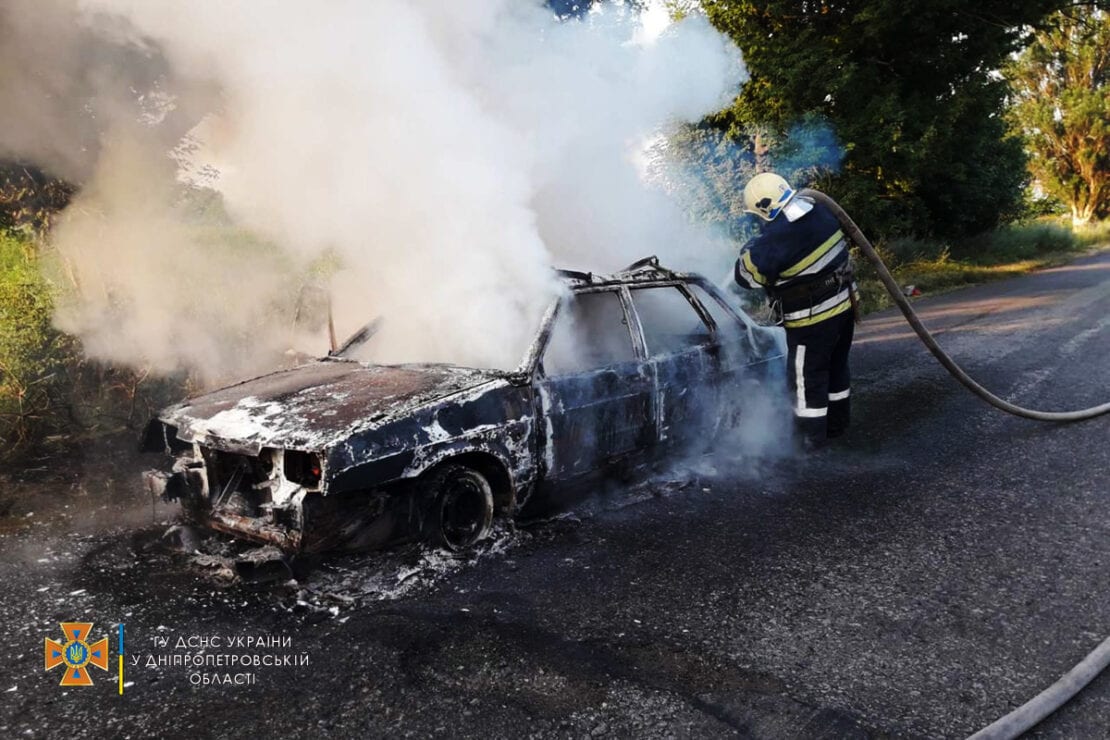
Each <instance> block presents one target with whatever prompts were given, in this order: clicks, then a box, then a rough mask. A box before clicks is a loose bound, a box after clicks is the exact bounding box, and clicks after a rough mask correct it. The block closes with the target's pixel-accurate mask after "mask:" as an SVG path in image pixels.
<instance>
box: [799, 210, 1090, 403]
mask: <svg viewBox="0 0 1110 740" xmlns="http://www.w3.org/2000/svg"><path fill="white" fill-rule="evenodd" d="M798 195H799V196H802V197H807V198H812V199H813V200H815V201H818V202H820V203H823V204H825V205H826V206H828V207H829V209H830V210H832V212H833V214H834V215H835V216H836V218H837V220H838V221H840V225H841V226H842V227H843V229H844V233H845V234H846V235H847V236H848V238H849V239H850V240H851V241H852V242H853V243H854V244H855V245H856V246H858V247H859V249H860V251H861V252H863V255H864V256H865V257H867V259H868V260H869V261H870V262H871V264H872V265H874V267H875V271H876V272H878V274H879V280H881V281H882V283H883V286H885V287H886V289H887V292H889V293H890V297H891V298H893V299H894V303H895V304H896V305H897V306H898V308H899V310H901V311H902V315H903V316H905V317H906V321H908V322H909V324H910V326H911V327H913V330H914V332H916V333H917V336H918V337H919V338H920V339H921V341H922V342H923V343H924V344H925V346H926V347H927V348H928V349H929V351H930V352H932V353H933V356H934V357H936V358H937V360H938V361H939V362H940V364H941V365H943V366H944V369H945V370H947V371H948V372H949V373H951V374H952V377H954V378H955V379H956V380H958V381H960V383H962V384H963V385H964V386H965V387H966V388H967V389H968V390H969V391H971V392H972V393H974V394H975V395H977V396H979V398H981V399H983V400H984V401H986V402H987V403H989V404H990V405H991V406H994V407H995V408H997V409H1001V410H1002V411H1005V412H1007V413H1010V414H1013V415H1014V416H1020V417H1022V418H1025V419H1036V420H1037V421H1056V422H1067V421H1084V420H1086V419H1093V418H1095V417H1096V416H1101V415H1102V414H1105V413H1107V412H1110V402H1108V403H1104V404H1101V405H1099V406H1092V407H1090V408H1087V409H1079V410H1077V411H1036V410H1034V409H1027V408H1023V407H1021V406H1018V405H1017V404H1013V403H1010V402H1009V401H1007V400H1005V399H1002V398H999V397H998V396H996V395H994V394H993V393H991V392H990V391H988V390H987V389H986V388H984V387H983V386H982V385H980V384H979V383H977V382H976V381H975V379H974V378H972V377H971V376H970V375H968V374H967V373H966V372H964V370H963V368H961V367H960V366H959V365H957V364H956V362H955V360H953V359H952V358H951V357H949V356H948V353H947V352H945V351H944V350H943V349H941V347H940V345H939V344H937V341H936V339H934V338H933V335H932V334H931V333H930V332H929V330H928V329H926V328H925V325H924V324H922V323H921V320H920V319H919V318H917V313H915V312H914V310H913V306H912V305H910V302H909V301H908V300H907V299H906V297H905V296H904V295H902V290H901V288H900V287H899V286H898V283H897V281H895V279H894V276H893V275H891V274H890V270H888V269H887V267H886V265H885V264H883V260H882V258H881V257H879V253H878V252H876V251H875V248H874V247H873V246H871V242H869V241H868V240H867V237H866V236H864V235H863V232H862V231H860V228H859V227H858V226H856V223H855V221H853V220H852V219H851V217H850V216H848V214H847V213H845V212H844V209H843V208H841V207H840V206H839V205H838V204H837V202H836V201H835V200H833V199H832V198H830V197H829V196H827V195H825V194H824V193H822V192H820V191H818V190H810V189H809V188H806V189H804V190H801V191H799V192H798Z"/></svg>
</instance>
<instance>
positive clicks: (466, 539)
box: [426, 465, 493, 552]
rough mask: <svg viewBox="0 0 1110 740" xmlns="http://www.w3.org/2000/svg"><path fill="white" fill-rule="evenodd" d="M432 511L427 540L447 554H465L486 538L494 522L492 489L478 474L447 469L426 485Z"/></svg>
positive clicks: (462, 468)
mask: <svg viewBox="0 0 1110 740" xmlns="http://www.w3.org/2000/svg"><path fill="white" fill-rule="evenodd" d="M427 490H428V492H429V493H430V494H431V501H432V503H431V511H430V512H429V516H428V517H427V518H426V522H427V535H428V539H429V540H430V541H431V542H432V543H433V544H435V545H438V546H440V547H445V548H447V549H448V550H453V551H456V552H457V551H459V550H465V549H467V548H468V547H470V546H472V545H473V544H474V543H476V542H478V541H479V540H481V539H482V538H484V537H485V536H486V535H487V534H489V531H490V525H491V524H492V522H493V489H492V488H490V484H489V481H487V480H486V478H485V476H483V475H482V474H481V473H479V472H478V471H477V470H473V469H471V468H468V467H465V466H463V465H446V466H444V467H442V468H439V469H437V470H436V471H435V472H433V473H432V474H431V475H430V476H429V478H428V482H427Z"/></svg>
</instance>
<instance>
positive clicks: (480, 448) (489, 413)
mask: <svg viewBox="0 0 1110 740" xmlns="http://www.w3.org/2000/svg"><path fill="white" fill-rule="evenodd" d="M559 275H560V278H561V280H562V281H563V283H564V285H565V287H566V290H565V291H564V292H563V295H562V296H561V297H559V298H558V299H556V300H555V301H554V302H553V303H552V305H551V306H550V307H549V309H548V310H547V312H546V314H545V315H544V318H543V321H542V324H541V326H540V328H539V330H538V331H537V333H536V335H535V338H534V340H533V342H532V344H531V346H530V348H529V349H528V351H527V353H526V356H525V357H524V358H523V360H522V362H521V363H520V366H519V367H518V368H517V369H516V370H515V371H498V370H485V369H478V368H464V367H454V366H450V365H442V364H408V365H374V364H366V363H361V362H356V361H353V360H350V359H346V358H345V357H344V353H343V352H338V353H333V354H332V355H330V356H328V357H325V358H322V359H319V360H316V361H313V362H309V363H307V364H304V365H301V366H298V367H296V368H293V369H288V370H282V371H278V372H274V373H271V374H269V375H264V376H261V377H258V378H254V379H252V380H247V381H245V382H242V383H239V384H236V385H232V386H229V387H226V388H223V389H221V390H217V391H213V392H211V393H206V394H204V395H200V396H197V397H195V398H191V399H188V400H186V401H185V402H183V403H180V404H178V405H175V406H171V407H169V408H167V409H165V410H163V411H162V412H161V413H160V414H159V416H158V417H157V418H156V419H154V420H152V421H151V423H150V425H149V426H148V427H147V430H146V432H145V434H144V440H143V446H144V448H145V449H146V450H147V451H158V452H165V453H167V454H169V455H172V458H170V459H172V468H170V469H168V470H163V471H150V472H148V473H146V474H145V477H146V481H147V485H148V486H149V487H150V489H151V490H152V492H155V493H158V494H161V495H162V496H163V497H164V498H167V499H171V500H179V501H180V502H181V504H182V507H183V510H184V512H185V514H186V516H187V517H188V518H189V519H191V520H192V521H194V522H195V523H198V524H201V525H203V526H206V527H209V528H212V529H215V530H219V531H223V532H227V533H231V534H233V535H235V536H238V537H243V538H247V539H250V540H254V541H260V542H267V543H271V544H274V545H277V546H278V547H280V548H282V549H283V550H285V551H287V552H316V551H322V550H328V549H365V548H372V547H376V546H380V545H382V544H385V543H388V542H391V541H396V540H398V539H403V538H407V537H424V538H427V539H428V540H429V541H431V542H434V543H436V544H438V545H440V546H443V547H447V548H450V549H456V550H457V549H463V548H467V547H469V546H471V545H473V544H474V543H475V542H477V541H478V540H480V539H481V538H483V537H484V536H485V535H486V534H487V533H488V532H489V530H490V527H491V522H492V521H493V519H494V517H496V516H505V517H512V516H515V515H516V514H518V513H519V512H520V511H521V510H522V509H523V508H524V507H525V505H526V504H527V503H529V501H530V500H531V499H533V498H542V497H543V496H548V497H550V496H552V495H557V492H558V490H559V486H560V484H561V483H565V482H567V481H571V480H573V479H579V478H581V477H582V476H587V475H591V474H597V473H599V472H603V471H605V470H608V469H611V468H612V466H614V465H616V464H624V463H627V462H628V461H629V460H636V459H643V458H644V457H645V456H650V458H652V459H658V457H659V456H660V455H661V454H662V452H663V451H673V450H675V449H690V448H691V447H692V446H696V445H698V444H702V443H704V442H705V441H706V440H708V439H711V438H712V437H713V436H714V435H715V434H719V433H720V430H721V429H722V428H723V427H727V426H730V425H732V424H735V423H736V420H737V419H738V418H739V417H742V415H743V413H744V408H743V406H744V398H745V393H744V392H743V391H742V388H741V386H742V385H743V384H744V383H772V384H778V387H781V388H783V389H784V388H785V384H784V380H783V377H784V375H785V371H784V365H785V359H784V349H785V347H784V339H783V336H782V332H781V330H780V329H776V328H772V327H764V326H760V325H758V324H756V323H755V322H754V321H752V320H751V319H750V318H749V317H748V316H747V315H746V314H744V313H743V312H742V311H741V310H739V309H736V308H734V307H733V306H732V305H731V304H730V302H729V301H728V300H726V297H725V296H724V295H723V294H722V293H721V292H720V291H719V290H718V289H717V288H716V287H715V286H714V285H713V284H712V283H710V282H709V281H707V280H706V279H704V278H703V277H701V276H699V275H696V274H691V273H678V272H673V271H671V270H668V269H665V268H663V267H661V266H660V265H659V263H658V260H656V259H655V258H648V259H646V260H641V261H640V262H637V263H636V264H634V265H632V266H630V267H629V268H628V269H626V270H624V271H622V272H619V273H616V274H613V275H596V274H590V273H584V272H571V271H560V273H559ZM367 333H368V332H366V331H363V332H362V335H363V336H361V337H356V339H364V338H365V335H366V334H367ZM763 392H767V391H766V388H764V389H763ZM552 492H555V494H552Z"/></svg>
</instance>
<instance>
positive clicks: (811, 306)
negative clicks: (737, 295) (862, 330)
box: [736, 200, 853, 329]
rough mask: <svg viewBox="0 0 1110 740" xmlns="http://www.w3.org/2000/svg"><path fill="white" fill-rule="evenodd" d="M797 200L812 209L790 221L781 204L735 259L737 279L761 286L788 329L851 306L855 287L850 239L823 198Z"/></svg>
mask: <svg viewBox="0 0 1110 740" xmlns="http://www.w3.org/2000/svg"><path fill="white" fill-rule="evenodd" d="M799 205H801V206H802V207H803V208H804V207H806V206H810V210H809V211H808V212H807V213H805V214H803V215H802V216H800V217H799V218H797V219H796V220H794V221H790V220H789V218H788V217H787V210H786V209H784V211H783V212H782V213H780V214H779V215H778V217H777V218H776V219H775V220H774V221H770V222H768V223H765V224H764V225H763V230H762V231H761V232H760V233H759V235H758V236H756V237H754V238H753V239H751V240H750V241H749V242H748V243H747V244H745V245H744V247H743V248H742V249H741V250H740V259H738V260H737V261H736V282H737V283H739V284H740V285H741V286H743V287H745V288H749V289H751V288H765V289H766V290H767V293H768V294H769V295H770V296H771V298H772V299H774V300H776V301H778V302H779V303H780V307H781V310H782V315H783V324H784V326H786V328H788V329H790V328H798V327H802V326H810V325H812V324H816V323H819V322H821V321H824V320H825V319H829V318H832V317H833V316H836V315H838V314H841V313H844V312H845V311H847V310H849V309H850V308H851V291H852V289H853V287H852V283H851V272H850V262H849V257H848V240H847V239H846V238H845V236H844V232H843V231H842V230H841V228H840V223H839V222H838V221H837V220H836V216H834V215H833V214H832V211H830V210H829V209H828V208H827V207H825V206H824V205H822V204H821V203H814V202H812V201H809V200H805V201H803V202H802V203H800V204H799Z"/></svg>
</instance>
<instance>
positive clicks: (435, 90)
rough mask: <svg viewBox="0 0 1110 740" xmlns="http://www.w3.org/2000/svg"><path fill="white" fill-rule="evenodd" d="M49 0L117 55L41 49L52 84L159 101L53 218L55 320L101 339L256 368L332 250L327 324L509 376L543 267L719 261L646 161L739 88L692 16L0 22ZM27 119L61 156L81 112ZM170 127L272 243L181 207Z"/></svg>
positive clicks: (411, 7)
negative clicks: (234, 234)
mask: <svg viewBox="0 0 1110 740" xmlns="http://www.w3.org/2000/svg"><path fill="white" fill-rule="evenodd" d="M32 5H33V6H34V9H32V7H31V6H32ZM43 8H45V9H46V10H47V11H48V13H47V15H49V17H50V23H49V24H46V25H47V26H48V27H54V26H57V27H65V28H68V29H69V30H68V31H67V35H66V36H64V37H63V40H64V39H65V38H73V39H77V38H80V39H82V40H83V41H82V43H91V42H89V41H88V39H90V38H92V39H94V40H95V39H100V40H102V41H103V42H104V43H105V44H106V45H107V48H110V49H112V50H113V51H114V53H115V54H116V55H117V56H116V58H115V59H116V61H115V62H114V63H115V64H116V65H117V66H112V64H108V65H106V69H109V70H111V72H112V74H107V75H103V77H104V79H103V80H98V79H91V80H89V79H86V77H87V75H85V74H84V72H83V71H82V65H85V66H87V61H86V60H83V59H81V58H80V55H75V54H72V53H68V52H66V50H65V44H64V43H63V44H62V48H60V49H56V48H55V47H56V46H57V45H52V44H49V43H44V44H43V46H42V47H41V48H39V49H38V51H37V53H38V54H41V55H47V57H48V58H47V59H46V60H44V61H43V64H46V65H48V66H49V68H50V69H51V71H52V73H53V74H55V75H57V76H58V79H61V80H65V79H66V78H65V75H66V74H73V75H75V76H78V77H81V79H82V80H83V81H84V83H85V85H86V88H88V89H91V90H92V99H93V101H94V104H95V103H96V101H97V100H99V99H100V98H101V97H102V98H103V99H104V100H106V101H117V100H119V99H121V98H122V99H124V100H128V98H127V96H128V95H129V94H130V95H131V96H132V98H139V97H142V98H143V101H144V103H145V105H146V107H147V108H148V109H150V110H148V111H147V114H148V115H147V118H148V119H150V120H142V121H138V122H137V121H136V117H135V112H134V107H135V106H134V105H116V104H115V103H114V102H113V105H112V106H111V107H110V109H109V107H108V106H107V105H106V104H105V109H106V110H107V111H108V112H106V113H104V114H103V115H102V116H101V123H102V124H103V123H104V121H105V120H107V121H108V123H107V124H106V125H104V126H102V128H101V129H100V131H101V135H100V138H99V140H98V147H97V149H96V152H97V155H96V157H95V160H94V161H92V162H90V163H88V168H89V169H90V171H91V173H92V174H91V175H89V176H88V177H87V178H86V183H87V184H86V188H85V190H84V191H83V192H82V195H81V197H80V198H79V200H78V201H77V203H75V205H74V206H72V207H71V209H70V210H71V212H70V214H68V216H69V218H68V220H67V222H66V223H65V224H64V225H63V226H62V227H61V228H59V229H58V230H57V232H56V241H57V244H58V249H59V253H60V254H61V256H62V258H63V261H64V264H65V265H66V267H67V269H68V270H69V271H70V272H71V273H72V274H73V276H74V282H75V284H76V285H78V286H79V293H78V294H77V295H78V298H77V299H76V300H75V301H73V302H70V303H66V304H64V305H63V306H62V307H61V308H60V309H59V314H58V317H57V320H58V323H59V325H60V326H61V327H62V328H64V329H67V330H70V331H73V332H76V333H78V334H79V335H80V336H81V337H82V338H83V339H84V341H85V345H86V348H87V350H88V351H89V352H90V353H92V354H94V355H97V356H100V357H103V358H107V359H112V360H115V361H124V362H141V361H145V362H153V363H154V364H155V365H156V366H158V367H160V368H163V369H169V368H173V367H182V366H184V367H190V368H193V369H198V370H201V371H202V372H206V373H208V374H210V375H223V374H229V373H235V372H245V371H248V370H256V369H259V366H260V365H265V364H266V363H269V362H272V361H273V357H274V355H273V354H272V352H274V351H280V350H281V349H284V348H285V346H287V344H288V342H289V341H290V339H289V322H290V321H291V317H290V316H289V307H290V306H291V305H293V303H295V300H293V299H291V298H290V297H291V296H294V295H295V294H296V291H297V290H298V288H299V286H300V285H301V284H303V282H304V279H305V278H306V277H307V272H308V270H309V268H310V266H311V265H313V264H314V263H318V262H319V258H320V256H321V255H333V256H334V258H335V260H336V261H337V263H338V264H339V269H338V271H337V272H335V274H334V275H332V276H331V278H330V285H331V290H332V294H333V296H334V300H335V314H336V320H337V325H338V326H337V328H338V331H339V334H340V335H342V334H344V333H345V332H347V331H351V330H353V329H355V328H357V327H358V326H359V325H361V324H362V323H364V322H365V321H366V320H368V319H370V318H372V317H374V316H378V315H380V316H382V317H383V318H384V319H385V321H384V322H383V329H382V333H381V334H380V335H379V337H378V338H376V340H375V342H374V343H373V354H372V359H375V360H380V361H451V362H458V363H462V364H474V365H480V366H499V367H513V366H515V365H516V364H517V363H518V361H519V360H520V358H521V354H522V351H523V349H524V347H525V346H526V344H527V341H528V339H529V338H530V337H531V335H532V333H533V331H534V328H535V325H536V322H537V320H538V316H539V314H540V312H541V311H542V309H543V307H544V306H545V305H546V304H547V303H548V301H549V300H550V297H551V295H552V294H553V291H554V290H555V289H556V286H555V285H554V283H553V280H552V276H551V272H550V267H551V266H552V265H553V264H554V265H559V266H567V267H573V268H580V269H593V270H610V269H615V268H619V267H621V266H623V265H624V264H626V263H628V262H630V261H632V260H634V259H636V258H639V257H641V256H644V255H647V254H652V253H655V254H659V256H660V257H661V258H663V259H664V260H666V261H668V262H670V263H672V264H676V265H679V266H683V267H706V266H708V265H713V264H714V263H716V264H717V265H720V264H722V263H723V261H724V260H726V259H727V246H725V245H722V244H719V243H716V242H714V241H713V240H712V239H710V238H709V236H708V235H707V234H704V233H701V232H699V231H698V230H697V229H695V228H694V227H692V226H690V225H689V224H688V223H687V222H686V220H685V218H684V217H683V215H682V213H681V212H680V209H679V208H678V207H677V206H676V205H675V204H674V203H672V202H671V201H669V200H668V199H667V197H666V196H665V195H663V194H662V193H661V192H659V191H657V190H655V189H653V188H652V187H651V186H650V185H648V184H645V183H644V182H642V181H641V178H640V175H639V171H638V168H637V167H636V164H635V159H636V156H637V153H638V152H639V150H640V149H641V148H642V145H643V142H644V141H645V140H646V139H647V138H649V137H651V136H652V135H655V134H657V133H658V132H659V131H660V130H664V129H665V128H666V127H668V126H670V125H673V124H674V123H677V122H681V121H690V120H696V119H698V118H700V117H701V116H703V115H705V114H707V113H709V112H712V111H714V110H717V109H719V108H721V107H723V106H724V105H726V104H727V103H728V102H729V100H730V98H731V97H732V96H733V95H734V94H735V93H736V91H737V90H738V89H739V86H740V84H741V82H742V80H743V75H744V71H743V67H742V65H741V63H740V56H739V52H738V50H737V49H736V48H735V47H734V46H733V45H732V44H731V43H730V42H728V41H727V39H726V38H725V37H723V36H722V35H720V34H719V33H718V32H716V31H715V30H713V29H712V28H711V27H710V26H709V24H708V23H707V22H706V21H705V20H704V19H703V18H700V17H697V16H693V17H690V18H688V19H686V20H684V21H682V22H680V23H677V24H674V25H672V26H670V27H668V28H666V29H665V30H664V31H663V32H662V34H660V35H656V34H655V33H654V32H651V33H648V32H645V29H644V28H643V27H642V26H641V24H640V20H639V16H638V15H637V14H636V13H634V12H633V11H631V10H629V9H627V8H625V7H622V6H620V5H613V4H606V5H605V6H602V10H600V11H595V12H591V13H589V14H587V15H586V16H585V17H584V18H582V19H579V20H569V21H560V20H558V19H556V18H555V17H554V15H553V13H552V12H551V11H550V9H549V8H547V7H546V6H545V5H544V4H543V3H541V2H539V0H531V1H527V0H470V1H469V2H443V1H442V0H372V1H366V0H329V1H328V2H318V3H305V2H301V1H299V0H288V1H285V2H277V1H275V2H265V3H261V2H258V1H257V0H191V2H187V3H183V2H176V1H169V0H50V1H49V2H40V3H33V4H31V3H25V2H21V1H19V0H17V1H16V2H15V5H14V6H12V7H11V8H9V10H8V11H0V13H4V12H6V13H7V18H6V20H7V21H8V23H7V26H6V27H5V28H4V30H3V32H2V33H3V34H4V35H5V36H10V35H11V34H13V33H14V32H19V33H24V34H26V33H32V32H33V33H46V32H47V31H49V30H50V29H49V28H38V29H37V30H35V27H36V24H39V25H42V23H45V22H44V21H41V18H42V17H43V16H39V15H36V13H37V12H38V11H37V10H35V9H43ZM0 18H3V16H2V15H0ZM32 18H37V19H40V20H36V21H34V22H32V21H31V20H30V19H32ZM20 24H22V25H20ZM67 24H68V25H67ZM13 29H15V31H13ZM20 29H24V30H22V31H20ZM40 38H41V37H40ZM51 54H55V55H57V56H56V57H55V58H49V57H50V55H51ZM119 65H124V68H123V69H122V70H121V69H120V68H119ZM143 65H147V67H148V68H147V69H145V70H143V73H142V74H139V73H138V72H135V71H134V70H133V68H134V67H135V66H139V67H142V66H143ZM82 75H84V76H82ZM136 79H138V80H140V81H143V82H146V83H148V86H147V87H145V88H142V89H137V88H136V85H137V84H141V83H136V82H134V80H136ZM121 81H123V82H125V83H126V84H121ZM2 87H3V83H2V81H0V88H2ZM0 92H5V94H7V93H8V92H9V91H4V90H0ZM34 92H38V91H32V94H30V96H31V97H33V93H34ZM21 95H24V96H27V95H29V94H28V93H27V92H26V91H22V92H21ZM152 101H153V102H152ZM128 102H129V103H134V100H130V101H128ZM140 107H142V106H140ZM38 113H39V112H36V116H35V117H33V118H26V119H25V120H24V121H22V122H21V121H19V120H8V121H5V123H7V124H8V125H10V126H13V127H14V129H13V130H18V131H19V132H20V135H19V136H14V135H8V134H5V133H0V155H4V154H7V155H9V156H10V155H11V154H13V153H14V154H16V155H22V156H27V157H30V158H34V157H35V156H37V155H42V154H43V153H44V152H45V153H49V154H51V156H52V160H51V161H48V162H47V163H48V164H52V163H53V161H59V162H68V160H67V157H68V158H69V159H73V158H74V157H73V156H72V155H70V153H69V151H68V149H67V147H66V146H65V145H64V144H63V143H62V141H61V140H64V138H65V137H66V136H71V135H76V134H75V133H74V132H76V131H77V130H78V129H77V126H76V125H75V124H72V123H71V122H67V121H66V120H58V114H57V112H54V113H53V115H52V112H51V111H45V112H41V113H42V115H39V114H38ZM202 116H203V119H202ZM9 118H10V116H9ZM162 119H165V120H166V121H169V122H170V123H172V124H175V125H180V121H182V120H184V121H187V122H188V125H189V126H194V125H195V124H197V123H198V122H201V121H202V123H201V125H199V126H196V128H195V129H194V130H193V132H192V134H191V139H192V140H196V141H197V142H199V149H198V150H197V151H196V152H195V153H194V154H193V155H192V158H191V161H190V164H191V166H192V167H193V168H194V169H195V168H196V167H199V166H200V165H202V164H209V165H211V167H214V168H215V170H218V175H216V176H215V177H214V178H213V179H211V181H210V185H211V186H212V187H214V188H216V189H217V190H218V191H219V192H220V193H221V194H222V195H223V198H224V202H225V204H226V207H227V209H228V211H229V212H230V215H231V216H232V218H233V219H234V221H235V222H236V224H238V225H239V226H240V227H242V228H243V229H244V230H246V231H248V232H250V233H251V234H253V235H256V236H257V237H258V238H260V239H262V240H264V241H265V242H266V244H267V245H268V246H265V248H264V247H263V246H260V245H259V244H258V243H257V242H255V241H252V240H246V241H245V242H244V241H243V240H240V239H233V240H231V241H227V240H224V239H223V238H222V237H218V236H213V235H212V234H211V233H208V232H205V231H204V229H203V228H201V227H200V226H198V224H197V223H195V219H194V220H190V216H189V215H188V214H186V213H184V212H183V210H182V208H181V206H180V204H178V203H175V202H174V200H173V197H172V195H171V194H170V192H169V190H170V189H169V187H168V183H169V182H170V181H172V177H173V173H172V169H173V168H172V167H170V166H169V164H168V163H170V160H168V159H167V157H166V153H167V150H168V149H170V148H172V147H174V146H176V145H177V144H178V143H179V141H180V138H181V136H182V134H183V133H184V131H179V130H176V129H175V128H173V126H167V125H161V124H159V121H161V120H162ZM36 120H45V121H49V122H50V126H51V127H50V129H49V130H47V129H45V128H43V126H42V124H41V123H39V124H34V123H33V121H36ZM28 125H37V126H38V129H37V131H34V130H25V129H26V126H28ZM167 129H168V132H169V135H167ZM58 152H63V153H65V154H66V156H62V155H59V154H57V153H58ZM79 170H80V168H79V167H77V166H71V165H70V164H68V163H67V164H66V167H65V168H62V171H61V174H67V172H73V171H79ZM717 269H719V267H718V268H717ZM283 311H284V313H283ZM315 339H316V342H317V344H316V345H315V346H314V347H312V348H311V349H314V350H316V351H320V350H322V349H324V348H326V338H325V336H324V335H323V334H318V335H317V336H316V338H315Z"/></svg>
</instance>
